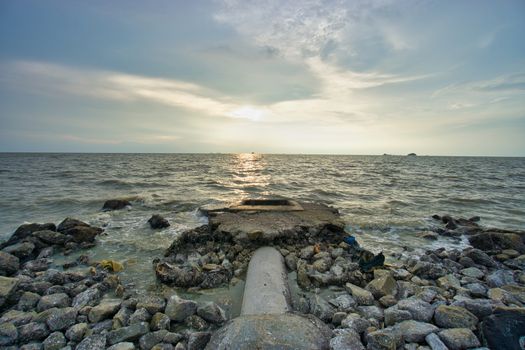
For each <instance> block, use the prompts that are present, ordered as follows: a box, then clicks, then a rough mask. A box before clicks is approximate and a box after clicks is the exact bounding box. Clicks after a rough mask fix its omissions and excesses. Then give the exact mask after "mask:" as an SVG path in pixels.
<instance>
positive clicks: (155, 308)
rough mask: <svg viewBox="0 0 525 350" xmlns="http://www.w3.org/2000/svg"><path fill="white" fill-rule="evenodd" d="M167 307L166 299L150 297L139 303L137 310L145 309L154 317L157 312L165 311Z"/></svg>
mask: <svg viewBox="0 0 525 350" xmlns="http://www.w3.org/2000/svg"><path fill="white" fill-rule="evenodd" d="M165 307H166V300H164V298H161V297H157V296H148V297H145V298H142V299H141V300H140V301H139V302H138V303H137V309H140V308H145V309H146V310H148V312H149V313H150V314H152V315H153V314H156V313H157V312H162V311H164V308H165Z"/></svg>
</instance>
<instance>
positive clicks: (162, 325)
mask: <svg viewBox="0 0 525 350" xmlns="http://www.w3.org/2000/svg"><path fill="white" fill-rule="evenodd" d="M170 321H171V320H170V318H169V317H168V315H166V314H163V313H161V312H157V313H156V314H155V315H153V317H152V318H151V322H150V329H151V330H152V331H160V330H161V329H168V330H169V329H170Z"/></svg>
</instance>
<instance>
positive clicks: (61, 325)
mask: <svg viewBox="0 0 525 350" xmlns="http://www.w3.org/2000/svg"><path fill="white" fill-rule="evenodd" d="M50 310H52V311H51V314H50V315H49V316H48V317H47V320H46V324H47V326H48V327H49V329H50V330H51V331H61V330H65V329H67V328H69V327H71V326H72V325H74V324H75V321H76V319H77V314H78V312H77V309H75V308H72V307H66V308H63V309H50Z"/></svg>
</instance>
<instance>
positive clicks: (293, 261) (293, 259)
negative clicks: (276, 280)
mask: <svg viewBox="0 0 525 350" xmlns="http://www.w3.org/2000/svg"><path fill="white" fill-rule="evenodd" d="M284 261H285V262H286V266H288V268H289V269H290V270H292V271H295V270H297V255H295V253H290V254H288V255H287V256H285V257H284Z"/></svg>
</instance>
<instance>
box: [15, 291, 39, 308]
mask: <svg viewBox="0 0 525 350" xmlns="http://www.w3.org/2000/svg"><path fill="white" fill-rule="evenodd" d="M39 300H40V295H38V294H36V293H32V292H24V294H22V296H21V297H20V300H19V301H18V305H17V309H18V310H22V311H30V310H33V309H34V308H35V307H36V305H37V304H38V301H39Z"/></svg>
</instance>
